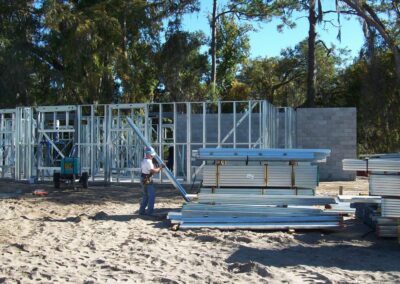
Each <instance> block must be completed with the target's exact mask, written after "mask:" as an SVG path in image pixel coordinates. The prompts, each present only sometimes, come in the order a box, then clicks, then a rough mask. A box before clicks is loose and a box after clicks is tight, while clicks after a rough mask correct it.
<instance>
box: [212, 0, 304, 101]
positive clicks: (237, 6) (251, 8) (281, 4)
mask: <svg viewBox="0 0 400 284" xmlns="http://www.w3.org/2000/svg"><path fill="white" fill-rule="evenodd" d="M293 3H296V1H294V0H280V1H266V2H265V3H264V1H259V0H230V1H228V3H227V5H226V6H225V7H224V8H223V9H222V11H218V9H217V8H218V7H217V5H218V2H217V0H213V12H212V16H211V19H210V26H211V43H210V46H211V50H210V53H211V80H210V84H211V86H212V97H215V95H216V84H217V48H216V47H217V23H218V21H219V19H220V18H221V17H223V16H226V15H233V16H234V17H236V18H237V19H238V20H256V21H270V20H271V19H272V18H273V17H274V16H282V19H286V15H285V14H284V11H285V8H287V6H288V5H293Z"/></svg>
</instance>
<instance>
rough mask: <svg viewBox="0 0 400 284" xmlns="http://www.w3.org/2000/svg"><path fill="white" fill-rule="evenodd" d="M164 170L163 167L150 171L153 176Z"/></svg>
mask: <svg viewBox="0 0 400 284" xmlns="http://www.w3.org/2000/svg"><path fill="white" fill-rule="evenodd" d="M162 168H164V166H163V165H162V166H161V167H158V168H154V169H151V170H150V171H151V173H152V174H157V173H159V172H161V170H162Z"/></svg>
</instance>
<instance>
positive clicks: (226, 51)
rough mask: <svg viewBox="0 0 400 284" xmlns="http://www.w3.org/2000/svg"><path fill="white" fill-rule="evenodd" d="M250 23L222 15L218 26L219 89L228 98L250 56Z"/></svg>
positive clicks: (222, 96) (221, 95)
mask: <svg viewBox="0 0 400 284" xmlns="http://www.w3.org/2000/svg"><path fill="white" fill-rule="evenodd" d="M250 29H251V27H250V26H248V25H238V24H237V23H236V21H235V18H234V16H233V15H230V16H222V17H221V18H220V21H219V22H218V27H217V62H218V65H217V89H218V91H219V94H220V97H221V98H223V99H224V98H226V97H227V94H228V92H229V89H230V88H231V87H232V84H233V82H234V80H235V77H236V75H237V73H238V71H239V68H240V66H241V65H242V64H245V63H246V61H247V58H248V57H249V50H250V42H249V37H248V35H247V32H248V31H249V30H250Z"/></svg>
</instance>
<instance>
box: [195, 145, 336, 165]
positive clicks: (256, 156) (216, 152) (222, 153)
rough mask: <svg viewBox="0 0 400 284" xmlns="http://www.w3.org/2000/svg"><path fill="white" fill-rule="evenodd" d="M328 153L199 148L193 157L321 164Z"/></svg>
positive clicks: (300, 150)
mask: <svg viewBox="0 0 400 284" xmlns="http://www.w3.org/2000/svg"><path fill="white" fill-rule="evenodd" d="M330 153H331V150H329V149H247V148H201V149H199V150H198V151H197V153H195V155H194V156H195V158H197V159H199V160H224V161H233V160H236V161H308V162H322V161H326V158H327V157H328V156H329V155H330Z"/></svg>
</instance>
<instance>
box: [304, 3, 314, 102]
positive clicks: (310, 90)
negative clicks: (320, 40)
mask: <svg viewBox="0 0 400 284" xmlns="http://www.w3.org/2000/svg"><path fill="white" fill-rule="evenodd" d="M309 5H310V7H309V11H308V12H309V15H308V22H309V30H308V57H307V100H306V106H309V107H312V106H314V104H315V93H316V91H315V89H316V85H317V76H316V70H315V65H316V63H315V38H316V36H317V34H316V32H315V26H316V24H317V16H316V14H315V0H310V1H309Z"/></svg>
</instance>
